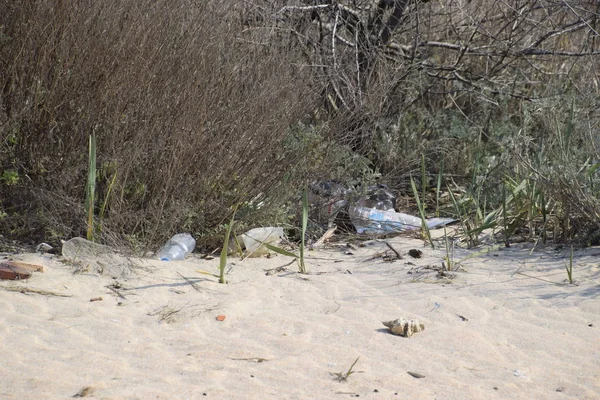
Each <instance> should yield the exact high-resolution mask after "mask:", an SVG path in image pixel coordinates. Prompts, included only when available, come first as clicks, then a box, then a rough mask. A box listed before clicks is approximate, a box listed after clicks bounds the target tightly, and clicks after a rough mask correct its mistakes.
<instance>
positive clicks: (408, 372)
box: [406, 371, 425, 379]
mask: <svg viewBox="0 0 600 400" xmlns="http://www.w3.org/2000/svg"><path fill="white" fill-rule="evenodd" d="M406 373H407V374H409V375H410V376H412V377H413V378H417V379H422V378H425V375H423V374H420V373H418V372H412V371H406Z"/></svg>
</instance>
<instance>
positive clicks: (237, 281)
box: [0, 237, 600, 399]
mask: <svg viewBox="0 0 600 400" xmlns="http://www.w3.org/2000/svg"><path fill="white" fill-rule="evenodd" d="M387 241H388V243H389V244H390V245H392V247H393V248H394V249H396V250H397V251H398V252H399V253H400V254H401V255H402V256H403V258H402V259H400V260H395V261H393V262H390V261H386V260H384V259H383V257H381V255H380V254H381V252H384V251H386V250H389V248H388V247H387V245H386V244H385V243H384V241H383V240H380V241H377V240H375V241H371V242H367V244H366V245H365V246H364V247H356V248H354V249H351V248H348V247H344V246H339V247H336V246H332V247H330V248H325V249H321V250H318V251H311V252H309V260H308V261H307V268H308V270H309V272H310V274H309V275H300V274H298V273H296V270H297V267H296V265H295V264H292V265H289V266H287V267H286V269H285V270H281V271H279V272H275V271H271V272H274V273H270V274H267V270H273V269H275V268H278V267H282V266H284V265H286V264H288V263H289V262H290V259H289V258H287V257H283V256H275V257H271V258H251V259H246V260H243V261H240V260H239V258H230V262H229V267H230V270H229V273H228V275H227V279H228V280H229V283H228V284H227V285H221V284H218V283H217V280H216V279H215V278H213V277H210V276H206V275H202V274H199V273H197V272H196V270H197V269H201V270H205V271H210V272H214V273H216V272H217V270H218V263H219V260H218V259H216V258H215V259H213V260H205V259H201V258H200V257H199V256H197V255H192V256H190V257H189V258H188V259H187V260H185V261H180V262H160V261H154V260H150V259H130V260H126V259H123V258H119V257H114V258H112V259H109V260H104V259H103V260H98V261H100V264H97V263H94V262H88V261H85V262H83V263H81V262H80V263H79V264H78V265H76V266H74V265H73V264H72V263H65V262H61V258H60V257H57V256H51V255H47V254H45V255H40V254H34V253H29V254H11V255H7V254H4V255H2V256H3V257H9V258H12V259H15V260H20V261H24V262H29V263H34V264H39V265H43V266H44V268H45V272H43V273H34V274H33V276H32V277H31V278H30V279H28V280H24V281H6V280H4V281H0V310H1V312H0V360H2V361H1V362H0V377H1V384H0V398H1V399H66V398H71V397H75V396H77V397H88V398H94V399H201V398H202V399H204V398H213V399H345V398H367V399H598V398H600V248H588V249H585V250H580V251H576V252H575V257H574V268H573V277H574V279H575V283H576V284H575V285H571V284H568V282H566V279H567V274H566V271H565V263H568V253H569V251H568V249H555V248H553V247H546V248H538V249H536V250H535V251H533V252H531V249H532V247H533V244H529V243H524V244H517V245H513V246H512V247H511V248H508V249H505V248H502V249H499V250H496V251H492V252H490V253H489V254H485V255H480V256H478V257H475V258H472V259H470V260H467V261H464V262H462V267H461V268H460V269H459V271H457V272H456V273H454V274H450V275H447V276H442V275H443V274H440V273H439V272H438V269H439V266H440V265H441V261H442V259H443V257H444V255H445V251H443V250H441V249H440V250H438V249H436V250H432V249H431V248H429V247H425V246H424V244H423V241H421V240H417V239H411V238H407V237H396V238H393V239H387ZM343 244H344V243H342V245H343ZM410 249H419V250H421V251H422V252H423V255H422V257H421V258H419V259H416V258H412V257H410V256H409V255H408V254H407V252H408V251H409V250H410ZM346 253H348V254H346ZM350 253H352V254H350ZM388 254H390V251H388ZM468 254H469V252H468V251H467V250H456V252H455V255H454V258H455V260H459V259H461V258H463V257H465V256H467V255H468ZM132 266H133V268H131V267H132ZM76 269H77V270H78V271H77V273H74V271H75V270H76ZM99 270H103V272H104V273H103V274H99V273H98V271H99ZM36 291H37V292H36ZM58 295H64V296H68V297H60V296H58ZM98 298H101V300H99V299H98ZM92 299H94V300H96V301H91V300H92ZM220 315H222V316H225V319H224V320H223V321H218V320H217V317H218V316H220ZM396 318H408V319H418V320H419V321H420V322H421V323H423V324H424V325H425V330H424V331H423V332H420V333H416V334H414V335H413V336H412V337H410V338H404V337H401V336H396V335H392V334H390V333H389V331H388V329H387V328H386V327H385V326H383V324H382V321H388V320H393V319H396ZM357 358H358V361H357V362H356V364H355V366H354V368H353V371H354V373H353V374H351V375H350V376H348V378H347V381H345V382H340V381H338V380H337V379H336V375H335V373H345V372H347V371H348V369H349V368H350V366H351V365H352V363H353V362H354V361H355V360H356V359H357ZM409 372H410V373H409Z"/></svg>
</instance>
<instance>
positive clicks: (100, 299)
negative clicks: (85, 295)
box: [90, 297, 102, 303]
mask: <svg viewBox="0 0 600 400" xmlns="http://www.w3.org/2000/svg"><path fill="white" fill-rule="evenodd" d="M94 301H102V297H94V298H91V299H90V303H93V302H94Z"/></svg>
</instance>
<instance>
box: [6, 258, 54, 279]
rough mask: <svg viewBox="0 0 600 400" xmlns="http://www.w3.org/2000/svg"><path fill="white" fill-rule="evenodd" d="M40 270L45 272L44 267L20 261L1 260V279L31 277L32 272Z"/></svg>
mask: <svg viewBox="0 0 600 400" xmlns="http://www.w3.org/2000/svg"><path fill="white" fill-rule="evenodd" d="M38 271H39V272H43V271H44V267H42V266H41V265H35V264H27V263H22V262H18V261H2V262H0V279H11V280H15V279H29V278H30V277H31V273H32V272H38Z"/></svg>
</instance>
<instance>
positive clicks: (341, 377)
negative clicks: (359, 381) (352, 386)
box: [329, 357, 360, 382]
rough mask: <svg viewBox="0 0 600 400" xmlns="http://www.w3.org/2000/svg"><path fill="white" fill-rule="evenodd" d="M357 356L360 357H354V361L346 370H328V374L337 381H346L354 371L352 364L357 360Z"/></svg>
mask: <svg viewBox="0 0 600 400" xmlns="http://www.w3.org/2000/svg"><path fill="white" fill-rule="evenodd" d="M359 358H360V357H356V360H354V362H353V363H352V365H351V366H350V368H348V371H346V372H330V373H329V374H330V375H331V376H333V377H334V379H335V380H337V381H338V382H348V378H349V377H350V375H352V374H353V373H354V372H355V371H354V366H355V365H356V363H357V362H358V359H359Z"/></svg>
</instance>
